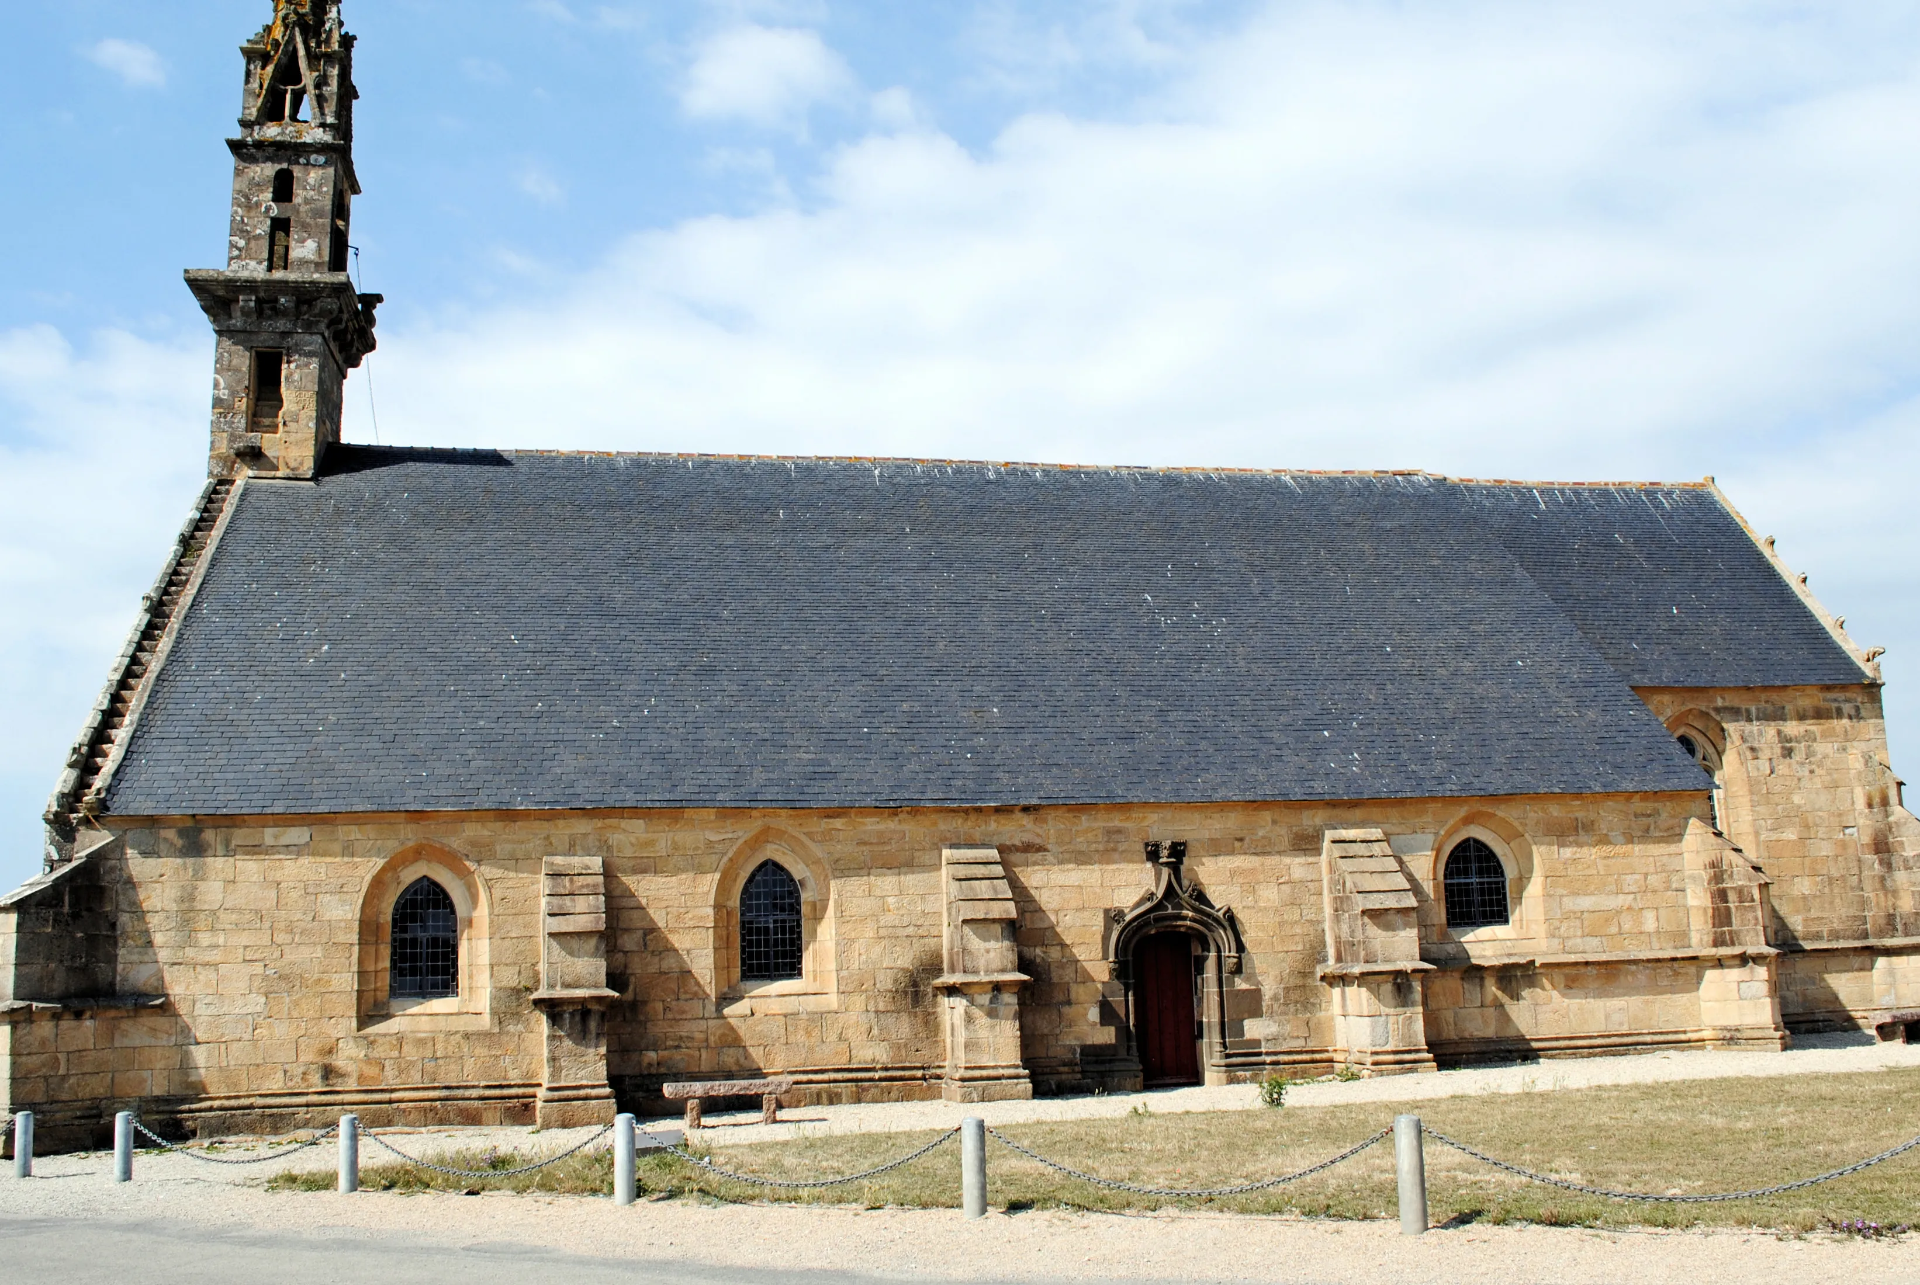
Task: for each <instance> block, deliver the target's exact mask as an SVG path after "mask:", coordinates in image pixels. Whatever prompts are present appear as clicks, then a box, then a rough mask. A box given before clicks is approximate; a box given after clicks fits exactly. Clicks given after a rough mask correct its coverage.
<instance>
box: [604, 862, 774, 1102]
mask: <svg viewBox="0 0 1920 1285" xmlns="http://www.w3.org/2000/svg"><path fill="white" fill-rule="evenodd" d="M607 913H608V916H609V918H610V919H611V921H612V923H613V924H614V925H615V931H614V933H613V941H612V943H611V949H610V950H609V951H608V958H607V985H608V987H609V988H610V989H612V990H614V991H617V992H618V993H619V994H620V996H621V998H620V999H618V1000H616V1001H615V1002H614V1004H613V1007H612V1009H611V1010H610V1011H609V1013H608V1020H607V1083H608V1084H609V1085H610V1086H611V1087H612V1089H613V1096H614V1099H615V1101H616V1102H617V1103H618V1104H619V1108H620V1110H622V1111H631V1112H633V1113H634V1114H635V1115H639V1116H657V1115H670V1114H673V1113H674V1112H675V1111H677V1110H678V1109H679V1107H678V1105H677V1104H675V1103H671V1102H669V1101H668V1100H667V1099H666V1097H665V1096H663V1095H662V1093H661V1092H660V1086H661V1085H663V1084H666V1083H668V1082H670V1081H673V1080H687V1079H705V1078H708V1077H709V1076H711V1075H712V1074H713V1071H712V1069H711V1068H709V1067H707V1066H705V1065H704V1061H705V1058H706V1056H707V1051H708V1040H709V1036H710V1034H711V1033H713V1032H715V1031H717V1030H719V1029H721V1027H722V1023H720V1022H719V1021H717V1020H716V1019H718V1018H719V1016H720V1010H719V1005H718V1002H717V1000H716V998H715V996H714V995H713V993H712V992H711V990H710V989H709V988H708V987H707V985H706V984H705V982H704V981H703V980H702V979H701V977H700V975H699V974H698V973H697V972H695V970H694V968H693V966H692V965H691V964H690V963H689V962H688V961H687V957H686V956H685V955H684V954H682V953H681V951H680V948H679V947H678V946H676V945H675V944H674V941H673V938H672V936H671V935H670V934H669V933H668V932H667V931H666V929H665V928H663V927H661V925H660V922H659V921H658V920H656V919H655V918H654V917H653V914H652V912H651V911H649V910H648V909H647V908H646V906H645V905H644V904H643V903H642V902H641V901H640V898H639V897H638V896H636V895H635V893H634V891H633V889H632V887H631V886H629V885H628V883H627V882H626V880H624V879H622V878H621V877H620V876H619V875H618V874H617V873H609V874H608V876H607ZM743 1069H748V1070H753V1069H757V1068H753V1067H747V1068H743Z"/></svg>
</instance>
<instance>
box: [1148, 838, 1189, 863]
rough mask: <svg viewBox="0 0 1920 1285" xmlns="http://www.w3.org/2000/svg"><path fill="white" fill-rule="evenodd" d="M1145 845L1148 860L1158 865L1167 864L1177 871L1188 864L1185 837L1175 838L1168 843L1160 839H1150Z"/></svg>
mask: <svg viewBox="0 0 1920 1285" xmlns="http://www.w3.org/2000/svg"><path fill="white" fill-rule="evenodd" d="M1145 846H1146V850H1147V860H1148V861H1150V862H1152V863H1153V864H1154V865H1156V866H1165V867H1167V868H1168V869H1171V870H1176V871H1177V870H1179V869H1180V867H1181V866H1183V865H1185V864H1186V860H1187V841H1186V840H1185V839H1173V840H1170V841H1168V842H1166V843H1162V842H1161V841H1160V840H1158V839H1149V840H1147V842H1146V845H1145Z"/></svg>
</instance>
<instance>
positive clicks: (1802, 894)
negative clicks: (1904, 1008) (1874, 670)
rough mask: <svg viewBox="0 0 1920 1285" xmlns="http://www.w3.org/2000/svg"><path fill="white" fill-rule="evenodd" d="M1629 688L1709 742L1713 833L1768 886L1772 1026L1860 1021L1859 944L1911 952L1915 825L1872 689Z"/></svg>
mask: <svg viewBox="0 0 1920 1285" xmlns="http://www.w3.org/2000/svg"><path fill="white" fill-rule="evenodd" d="M1640 695H1641V697H1642V699H1644V700H1645V701H1646V702H1647V704H1648V705H1649V706H1650V707H1651V708H1652V709H1653V711H1654V712H1655V713H1656V714H1658V715H1659V716H1660V717H1661V718H1662V719H1663V720H1665V721H1667V722H1668V724H1669V725H1670V726H1676V725H1679V724H1681V723H1683V722H1693V723H1696V724H1704V726H1705V727H1706V728H1707V730H1708V731H1709V733H1710V734H1713V735H1717V736H1718V737H1719V738H1720V744H1719V746H1718V748H1719V749H1720V752H1721V758H1722V764H1723V766H1722V780H1723V788H1722V794H1723V803H1722V812H1723V814H1724V815H1723V816H1722V818H1721V823H1722V828H1723V829H1724V830H1725V832H1726V834H1727V837H1728V838H1730V839H1731V840H1732V841H1733V842H1734V843H1735V844H1737V845H1739V847H1740V848H1741V850H1742V851H1743V852H1744V853H1745V854H1746V855H1747V856H1748V857H1749V858H1751V859H1752V860H1753V861H1754V862H1755V863H1756V864H1758V865H1759V866H1760V867H1761V868H1762V869H1763V870H1764V871H1765V872H1766V875H1767V878H1768V881H1769V888H1768V896H1769V900H1770V902H1771V912H1770V915H1769V920H1768V926H1767V939H1768V941H1769V942H1770V943H1771V944H1772V945H1774V946H1776V947H1778V948H1779V949H1781V950H1782V951H1783V952H1785V955H1786V958H1785V960H1784V961H1783V964H1782V971H1781V986H1782V991H1781V1003H1782V1017H1783V1019H1784V1021H1785V1022H1786V1023H1787V1025H1788V1026H1789V1027H1791V1028H1795V1029H1802V1030H1812V1029H1821V1028H1827V1027H1833V1026H1836V1025H1843V1026H1856V1025H1859V1024H1861V1022H1862V1021H1863V1020H1864V1017H1863V1014H1865V1013H1866V1012H1867V1010H1868V1009H1870V1008H1871V1007H1873V1005H1871V1004H1868V1003H1865V1002H1864V1001H1865V1000H1866V998H1867V997H1868V996H1869V995H1870V994H1871V993H1872V990H1871V988H1870V987H1862V986H1860V985H1857V984H1856V983H1855V982H1854V981H1853V980H1852V979H1853V978H1854V977H1856V976H1858V975H1860V974H1861V972H1862V970H1861V967H1860V966H1859V964H1858V961H1859V960H1860V959H1862V958H1865V957H1866V956H1864V955H1862V954H1861V952H1862V951H1868V952H1869V953H1871V952H1872V951H1878V952H1880V953H1886V952H1894V953H1896V954H1898V953H1900V952H1904V951H1909V950H1912V949H1914V948H1915V947H1920V821H1916V819H1915V818H1914V815H1913V813H1912V812H1911V811H1909V810H1908V809H1907V808H1906V807H1905V806H1904V803H1903V801H1902V799H1901V786H1900V782H1899V779H1898V778H1897V777H1896V776H1895V774H1894V772H1893V768H1892V765H1891V760H1890V759H1889V757H1888V754H1887V740H1886V723H1885V718H1884V715H1883V713H1882V709H1881V703H1880V689H1879V688H1878V687H1874V686H1866V685H1862V686H1858V687H1791V688H1771V689H1751V688H1735V689H1696V688H1660V689H1648V690H1645V691H1642V692H1641V693H1640ZM1698 715H1704V719H1700V718H1696V717H1695V716H1698ZM1869 943H1871V946H1869ZM1902 993H1904V992H1902ZM1915 998H1916V999H1920V996H1915ZM1889 1002H1891V1001H1889Z"/></svg>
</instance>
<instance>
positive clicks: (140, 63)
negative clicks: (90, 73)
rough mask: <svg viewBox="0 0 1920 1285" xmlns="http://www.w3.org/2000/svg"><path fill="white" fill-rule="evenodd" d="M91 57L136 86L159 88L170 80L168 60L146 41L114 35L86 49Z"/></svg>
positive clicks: (128, 83)
mask: <svg viewBox="0 0 1920 1285" xmlns="http://www.w3.org/2000/svg"><path fill="white" fill-rule="evenodd" d="M85 53H86V56H87V61H89V62H91V63H93V64H94V65H95V66H97V67H104V68H105V69H106V70H108V71H110V72H112V73H113V74H114V75H116V76H118V77H120V79H121V81H122V82H123V83H125V84H126V85H128V86H130V87H131V88H134V89H158V88H160V87H161V86H163V85H165V84H166V83H167V68H166V64H165V63H163V62H162V61H161V60H160V55H159V54H157V53H155V52H154V51H153V50H152V49H150V48H148V47H147V46H146V45H143V44H139V43H137V42H136V41H132V40H121V39H118V38H114V37H110V38H108V39H106V40H102V41H101V42H100V43H99V44H97V45H93V46H91V47H90V48H88V49H87V50H85Z"/></svg>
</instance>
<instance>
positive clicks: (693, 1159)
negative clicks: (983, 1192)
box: [634, 1125, 960, 1189]
mask: <svg viewBox="0 0 1920 1285" xmlns="http://www.w3.org/2000/svg"><path fill="white" fill-rule="evenodd" d="M634 1128H635V1132H637V1133H640V1134H642V1135H644V1136H645V1137H646V1138H648V1139H649V1140H650V1141H652V1142H653V1143H654V1144H655V1145H656V1146H658V1147H659V1148H660V1149H661V1150H662V1151H667V1152H671V1153H672V1154H673V1155H676V1156H678V1157H680V1158H681V1159H682V1160H684V1161H686V1162H687V1163H688V1164H693V1165H699V1166H700V1167H701V1168H702V1169H705V1170H706V1171H707V1172H708V1173H714V1174H719V1175H720V1176H721V1177H722V1178H731V1179H733V1180H734V1181H735V1182H749V1183H753V1184H755V1185H756V1186H761V1187H786V1188H791V1189H804V1188H816V1187H838V1186H841V1185H842V1184H845V1183H849V1182H859V1181H860V1180H861V1179H862V1178H873V1177H877V1176H878V1175H880V1174H883V1173H885V1172H887V1171H888V1170H889V1169H898V1168H899V1167H900V1166H901V1165H906V1164H912V1163H913V1162H914V1161H916V1160H918V1159H919V1158H920V1157H921V1156H924V1155H926V1154H927V1153H928V1152H929V1151H933V1150H935V1149H937V1148H939V1147H942V1146H945V1145H946V1144H947V1143H949V1142H951V1141H953V1139H954V1137H955V1135H957V1134H958V1133H959V1132H960V1130H959V1128H958V1127H957V1126H956V1127H954V1128H952V1129H949V1130H947V1131H946V1132H945V1133H943V1134H941V1135H940V1136H939V1137H937V1138H935V1139H934V1140H933V1141H932V1142H929V1143H928V1144H927V1145H926V1146H924V1147H921V1148H920V1149H919V1150H918V1151H913V1152H909V1153H908V1154H906V1155H904V1156H901V1157H900V1158H899V1159H898V1160H889V1161H887V1163H885V1164H883V1165H875V1166H874V1167H873V1168H871V1169H862V1170H861V1171H860V1172H859V1173H850V1174H848V1175H847V1176H846V1177H844V1178H817V1179H814V1180H812V1181H795V1182H789V1181H786V1180H784V1179H780V1178H759V1177H755V1176H754V1175H753V1174H750V1173H735V1172H734V1171H733V1170H731V1169H722V1168H721V1167H720V1166H719V1165H717V1164H714V1163H713V1162H712V1161H711V1160H705V1159H702V1158H701V1157H699V1156H696V1155H694V1154H692V1153H691V1152H687V1151H682V1150H681V1149H680V1148H679V1147H676V1146H674V1145H673V1144H672V1143H671V1142H668V1141H666V1140H665V1139H664V1138H658V1137H655V1136H654V1135H653V1134H651V1133H648V1132H647V1131H646V1130H645V1129H643V1128H640V1127H639V1126H638V1125H635V1126H634Z"/></svg>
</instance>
